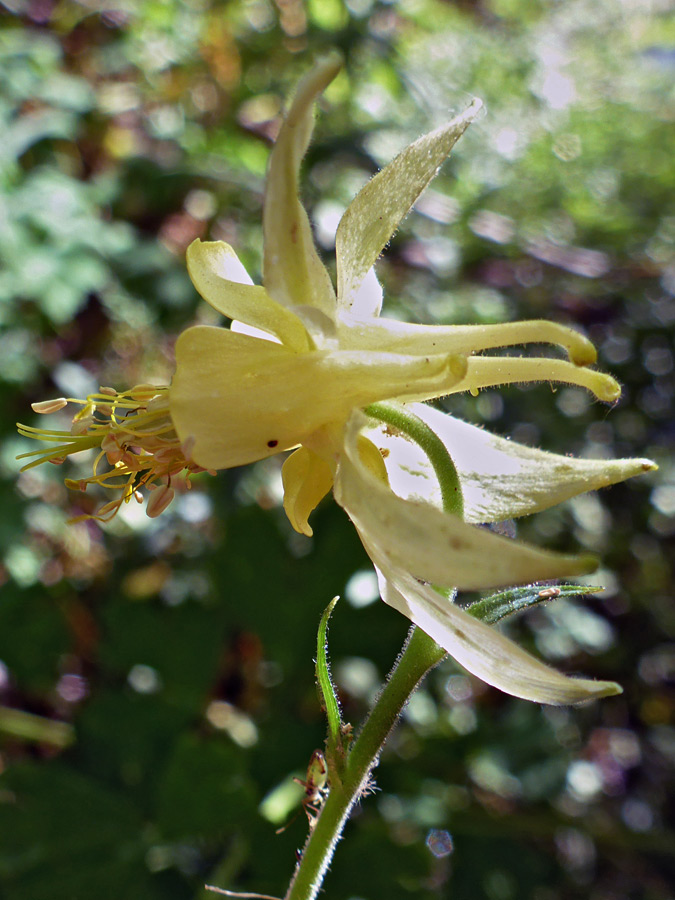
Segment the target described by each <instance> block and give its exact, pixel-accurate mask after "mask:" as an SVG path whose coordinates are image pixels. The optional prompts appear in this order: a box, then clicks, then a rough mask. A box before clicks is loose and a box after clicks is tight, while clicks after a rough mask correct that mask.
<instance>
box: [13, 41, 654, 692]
mask: <svg viewBox="0 0 675 900" xmlns="http://www.w3.org/2000/svg"><path fill="white" fill-rule="evenodd" d="M339 67H340V63H339V60H338V59H336V58H335V57H329V58H327V59H325V60H323V61H322V62H320V63H319V64H318V65H316V66H315V68H314V69H313V70H312V71H311V72H310V73H309V74H308V75H307V76H306V77H305V79H304V80H303V81H302V82H301V83H300V86H299V88H298V91H297V93H296V96H295V99H294V101H293V103H292V105H291V107H290V110H289V112H288V114H287V116H286V118H285V120H284V123H283V125H282V127H281V130H280V132H279V137H278V139H277V142H276V144H275V146H274V149H273V151H272V154H271V157H270V164H269V172H268V182H267V191H266V194H265V204H264V216H263V226H264V277H263V281H264V287H260V286H255V285H253V283H252V282H251V279H250V278H249V277H248V275H247V273H246V271H245V269H244V267H243V266H242V264H241V263H240V262H239V260H238V259H237V257H236V254H235V253H234V251H233V250H232V248H231V247H229V246H228V245H227V244H224V243H222V242H216V243H203V242H201V241H199V240H198V241H195V242H194V243H193V244H192V245H191V246H190V247H189V248H188V253H187V263H188V270H189V273H190V277H191V278H192V281H193V283H194V285H195V287H196V288H197V290H198V291H199V293H200V294H201V295H202V297H203V298H204V299H205V300H206V301H207V302H208V303H210V304H211V305H212V306H213V307H214V308H215V309H216V310H218V311H219V312H220V313H222V314H223V315H224V316H226V317H228V318H229V319H231V320H232V326H231V328H229V329H228V328H216V327H208V326H196V327H193V328H189V329H188V330H187V331H185V332H184V333H183V334H182V335H181V336H180V337H179V338H178V341H177V344H176V373H175V376H174V378H173V381H172V384H171V387H170V389H168V391H165V390H159V389H157V392H156V394H155V395H153V399H152V400H151V401H150V403H149V404H146V403H145V399H144V397H139V396H137V393H138V389H135V391H136V393H135V392H134V391H131V392H127V394H121V395H116V396H117V397H119V398H120V402H121V401H122V400H125V401H127V402H128V404H129V405H128V406H127V407H126V408H127V409H128V414H127V417H126V418H125V417H120V416H119V415H117V413H116V412H115V410H113V411H112V412H111V413H110V414H108V412H107V411H105V410H104V412H103V419H104V421H103V422H101V419H100V415H101V410H100V408H99V406H98V404H99V402H102V404H103V406H104V407H106V409H107V408H111V407H110V403H109V401H107V400H106V395H105V394H103V396H102V397H101V396H99V397H94V398H90V403H89V406H87V407H85V409H89V410H90V412H91V410H92V408H93V407H95V408H96V410H98V412H97V413H95V412H91V414H92V415H94V418H93V419H92V420H91V421H90V423H89V426H88V428H87V429H86V430H85V432H84V434H82V435H80V434H78V435H77V436H76V437H75V436H74V437H72V438H69V439H68V440H67V441H63V440H61V439H60V438H59V439H57V438H56V437H54V440H57V441H58V440H60V441H61V442H60V445H59V446H58V447H57V449H56V451H55V452H54V453H53V454H52V457H53V456H63V455H65V454H66V453H69V452H74V450H75V449H81V448H84V447H85V446H87V447H89V446H94V445H96V446H101V454H103V455H106V456H107V459H108V462H109V463H110V464H111V465H112V466H113V469H112V473H111V474H110V476H109V475H108V474H105V475H101V476H99V475H98V474H97V471H96V465H95V472H94V476H93V478H91V479H87V482H86V483H89V482H91V481H98V483H100V484H103V485H104V486H107V485H108V483H109V482H108V477H110V478H111V479H112V475H113V474H114V473H115V471H116V470H117V471H119V472H120V473H121V474H122V476H123V478H126V481H123V484H122V490H123V495H122V497H121V498H118V499H117V500H115V501H114V503H116V504H117V505H119V504H120V503H121V502H123V501H124V500H126V499H129V497H130V496H132V495H133V494H134V492H135V491H136V489H137V488H138V487H139V486H142V485H143V484H147V483H150V482H153V481H155V482H156V481H157V480H159V481H160V482H161V483H162V485H163V488H162V490H164V491H167V490H171V487H170V479H171V478H174V477H176V476H178V474H179V472H181V473H182V474H183V475H184V476H189V475H190V474H191V473H192V472H194V471H198V470H203V469H207V470H215V469H223V468H229V467H231V466H239V465H244V464H246V463H251V462H255V461H256V460H261V459H264V458H265V457H268V456H271V455H273V454H276V453H280V452H282V451H286V450H290V449H293V448H296V449H294V451H293V453H292V454H291V455H290V456H289V457H288V459H287V460H286V461H285V463H284V466H283V470H282V475H283V482H284V508H285V510H286V513H287V514H288V517H289V519H290V522H291V524H292V525H293V527H294V528H295V529H296V530H297V531H299V532H302V533H304V534H308V535H310V534H311V533H312V531H311V527H310V525H309V522H308V518H309V515H310V513H311V511H312V510H313V509H314V508H315V507H316V505H317V504H318V503H319V501H320V500H321V499H322V497H324V496H325V495H326V494H327V493H328V492H329V491H330V490H331V488H333V490H334V494H335V498H336V500H337V502H338V503H339V504H341V505H342V506H343V507H344V509H345V510H346V512H347V514H348V515H349V516H350V518H351V519H352V521H353V522H354V524H355V526H356V528H357V530H358V532H359V535H360V537H361V540H362V541H363V544H364V547H365V548H366V550H367V552H368V554H369V555H370V557H371V559H372V560H373V562H374V564H375V566H376V568H377V570H378V576H379V578H380V587H381V593H382V597H383V599H384V600H385V602H387V603H389V604H390V605H391V606H393V607H394V608H396V609H398V610H399V611H401V612H402V613H403V614H404V615H406V616H407V617H408V618H409V619H410V620H411V621H412V622H414V623H415V624H417V625H419V626H420V627H421V628H422V629H423V630H424V631H426V632H427V633H428V634H430V635H431V636H432V637H433V638H434V639H435V640H436V641H437V642H438V643H439V644H441V645H442V646H443V647H444V648H445V649H446V650H447V651H448V652H449V653H451V654H452V655H453V656H454V657H455V658H456V659H457V660H458V661H459V662H460V663H461V664H462V665H463V666H464V667H465V668H466V669H468V670H469V671H470V672H473V673H474V674H475V675H477V676H478V677H480V678H482V679H483V680H485V681H486V682H488V683H490V684H492V685H495V686H496V687H499V688H501V689H502V690H504V691H506V692H507V693H511V694H514V695H516V696H519V697H524V698H526V699H530V700H535V701H538V702H543V703H575V702H579V701H582V700H585V699H589V698H591V697H598V696H604V695H608V694H612V693H616V692H617V691H618V690H620V688H618V686H617V685H615V684H613V683H611V682H593V681H587V680H583V679H570V678H566V677H565V676H563V675H560V674H558V673H557V672H555V671H554V670H552V669H550V668H549V667H547V666H545V665H543V664H542V663H540V662H539V661H538V660H536V659H535V658H534V657H532V656H529V655H528V654H526V653H525V652H524V651H522V650H520V648H518V647H517V646H516V645H515V644H513V643H512V642H511V641H509V640H508V639H506V638H505V637H503V636H502V635H501V634H500V633H499V632H498V631H497V630H495V629H494V628H489V627H487V626H486V625H484V624H483V623H482V622H480V621H478V620H476V619H475V618H473V617H472V616H470V615H468V614H467V613H466V612H464V611H463V610H462V609H460V608H459V607H458V606H456V605H455V604H453V603H452V602H451V601H450V600H449V599H447V597H444V596H442V595H441V594H440V593H438V591H437V590H435V589H434V588H433V587H432V585H435V586H439V585H440V586H452V587H454V588H464V589H483V588H490V587H497V586H502V585H512V584H519V583H525V582H529V581H537V580H541V579H548V578H555V577H566V576H570V575H575V574H581V573H584V572H587V571H589V569H590V568H592V567H593V563H592V562H591V563H589V560H588V558H586V557H574V556H562V555H559V554H553V553H549V552H546V551H542V550H539V549H537V548H535V547H531V546H528V545H526V544H523V543H519V542H515V541H510V540H508V539H506V538H504V537H501V536H499V535H497V534H494V533H492V532H490V531H487V530H485V529H480V528H476V527H475V525H474V524H472V523H479V522H481V523H484V522H491V521H498V520H501V519H505V518H510V517H513V516H518V515H523V514H525V513H531V512H535V511H537V510H541V509H545V508H547V507H549V506H552V505H554V504H556V503H559V502H561V501H562V500H564V499H567V498H569V497H572V496H574V495H576V494H579V493H582V492H584V491H588V490H593V489H596V488H598V487H602V486H605V485H608V484H612V483H614V482H617V481H621V480H623V479H625V478H629V477H631V476H633V475H636V474H639V473H640V472H643V471H645V470H646V469H648V468H651V467H652V464H651V463H649V462H648V461H645V460H617V461H609V462H607V461H585V460H574V459H569V458H568V457H559V456H555V455H553V454H547V453H543V452H542V451H537V450H532V449H530V448H527V447H523V446H521V445H518V444H515V443H514V442H507V441H503V440H501V439H500V438H496V437H494V436H492V435H490V434H489V433H488V432H485V431H483V430H482V429H478V428H475V427H473V426H470V425H467V424H465V423H462V422H459V421H458V420H456V419H453V418H452V417H450V416H447V415H445V414H443V413H440V412H438V411H437V410H432V409H430V408H428V407H426V406H424V405H423V404H422V403H420V402H419V401H423V400H430V399H434V398H437V397H443V396H447V395H450V394H453V393H457V392H459V391H472V392H474V393H475V392H477V391H478V390H479V389H480V388H482V387H488V386H491V385H499V384H510V383H513V382H528V381H529V382H531V381H549V382H553V381H555V382H563V383H566V384H573V385H579V386H582V387H585V388H587V389H589V390H590V391H591V392H592V393H593V394H594V395H595V396H596V397H597V398H598V399H600V400H604V401H609V402H612V401H614V400H616V399H617V398H618V396H619V393H620V389H619V386H618V384H617V383H616V381H615V380H614V379H613V378H611V377H610V376H609V375H605V374H603V373H600V372H597V371H595V370H594V369H591V368H588V366H589V365H591V364H592V363H594V362H595V358H596V354H595V349H594V347H593V345H592V344H591V343H590V342H589V341H588V340H587V339H586V338H584V337H583V336H581V335H580V334H578V333H577V332H575V331H572V330H571V329H569V328H566V327H564V326H562V325H558V324H556V323H554V322H548V321H531V322H521V323H510V324H505V325H494V326H489V325H476V326H425V325H412V324H407V323H402V322H398V321H393V320H390V319H381V318H379V313H380V308H381V305H382V291H381V288H380V286H379V284H378V283H377V279H376V278H375V275H374V272H373V265H374V263H375V261H376V260H377V258H378V256H379V255H380V253H381V252H382V249H383V248H384V246H385V245H386V243H387V242H388V241H389V239H390V238H391V236H392V234H393V233H394V231H395V230H396V228H397V227H398V225H399V223H400V221H401V219H402V218H403V217H404V216H405V215H406V214H407V213H408V211H409V210H410V208H411V207H412V205H413V203H414V202H415V200H416V199H417V198H418V197H419V195H420V194H421V193H422V191H423V190H424V189H425V188H426V186H427V185H428V184H429V182H430V181H431V179H432V178H433V177H434V175H435V174H436V172H437V170H438V168H439V166H440V165H441V163H442V162H443V160H444V159H445V158H446V157H447V155H448V153H449V152H450V150H451V148H452V147H453V145H454V144H455V142H456V141H457V140H458V139H459V137H460V136H461V135H462V134H463V132H464V131H465V130H466V128H467V127H468V125H469V124H470V123H471V121H472V120H473V119H474V118H475V116H476V114H477V112H478V110H479V108H480V103H479V102H478V101H475V102H474V103H473V104H472V105H471V106H470V107H469V108H468V109H467V110H466V111H465V112H464V113H463V114H462V115H460V116H458V117H457V118H455V119H453V120H452V121H451V122H449V123H448V124H447V125H444V126H442V127H441V128H438V129H437V130H435V131H432V132H431V133H429V134H427V135H424V136H423V137H421V138H420V139H419V140H417V141H415V143H413V144H411V145H410V146H409V147H407V148H406V149H405V150H404V151H403V152H402V153H401V154H400V155H399V156H398V157H396V159H394V160H393V162H391V163H390V164H389V165H388V166H386V167H385V168H384V169H383V170H382V171H381V172H379V173H378V174H377V175H376V176H375V177H374V178H373V179H372V180H371V181H370V182H369V183H368V184H367V185H366V186H365V187H364V188H363V189H362V190H361V191H360V193H359V194H358V195H357V197H356V198H355V199H354V201H353V202H352V203H351V205H350V206H349V208H348V209H347V211H346V212H345V214H344V216H343V218H342V221H341V222H340V225H339V227H338V231H337V236H336V256H337V292H336V291H335V290H334V288H333V285H332V283H331V279H330V277H329V275H328V272H327V271H326V269H325V268H324V266H323V264H322V263H321V260H320V259H319V256H318V253H317V251H316V248H315V246H314V241H313V238H312V233H311V228H310V224H309V220H308V217H307V213H306V212H305V210H304V208H303V206H302V204H301V202H300V200H299V197H298V181H299V171H300V164H301V161H302V158H303V156H304V154H305V151H306V149H307V146H308V143H309V140H310V137H311V133H312V128H313V107H314V101H315V100H316V98H317V96H318V95H319V94H320V93H321V92H322V91H323V90H324V89H325V87H326V86H327V85H328V84H329V83H330V81H331V80H332V79H333V78H334V77H335V75H336V74H337V72H338V70H339ZM526 343H552V344H557V345H559V346H561V347H562V348H564V349H565V350H566V351H567V354H568V356H569V361H567V360H560V359H549V358H538V357H511V356H509V357H495V356H482V355H479V354H481V353H482V352H483V351H486V350H491V349H495V348H498V347H507V346H513V345H516V344H526ZM383 400H395V401H398V402H403V403H405V404H408V405H409V406H408V408H409V409H411V410H412V411H414V412H415V413H416V414H417V415H418V416H419V417H421V418H422V419H424V421H426V422H427V424H428V425H430V427H431V428H432V430H433V431H434V432H435V433H436V434H437V435H439V436H440V437H441V439H442V440H443V441H444V443H445V444H446V446H447V448H448V450H449V452H450V455H451V456H452V457H453V459H454V460H455V461H456V464H457V468H458V470H459V475H460V481H461V486H462V492H463V494H464V506H465V517H464V520H463V519H460V518H459V517H457V516H453V515H448V514H447V513H444V512H443V511H442V510H441V509H440V508H439V505H438V497H437V496H436V493H435V491H436V487H435V479H434V477H433V472H431V471H430V469H429V466H428V462H427V461H426V460H425V458H424V456H423V455H422V457H421V458H419V454H418V456H417V457H415V448H414V447H412V445H410V444H409V443H408V442H406V441H402V440H401V439H400V438H397V437H396V436H395V435H392V434H391V430H390V429H388V428H385V427H383V426H381V425H376V424H374V423H373V420H372V419H369V418H368V417H367V416H365V415H364V414H363V412H362V411H361V410H362V409H363V408H365V407H368V406H370V405H371V404H373V403H376V402H377V401H383ZM55 402H56V403H57V404H59V403H61V401H55ZM64 402H65V401H64ZM115 409H116V407H115ZM39 411H50V408H49V405H48V404H47V406H46V407H45V408H43V409H41V410H39ZM160 411H161V412H160ZM96 415H99V418H96ZM149 416H150V418H148V417H149ZM153 416H157V417H158V419H155V418H153ZM125 430H126V434H127V436H126V437H125V436H124V431H125ZM23 431H24V433H29V429H26V428H24V429H23ZM41 434H42V436H44V434H45V433H44V432H42V433H41ZM36 436H37V435H36ZM102 437H104V438H105V441H106V442H108V444H110V446H111V450H112V455H109V450H108V448H107V446H104V444H103V443H102V441H101V438H102ZM76 441H80V444H79V445H77V443H76ZM162 441H163V442H164V443H163V444H162ZM122 450H123V451H125V452H126V454H127V455H126V456H125V455H124V452H122V455H120V457H119V459H118V458H117V453H118V451H122ZM39 452H40V451H38V453H39ZM411 453H412V454H413V456H412V457H411ZM46 458H49V454H45V455H43V456H42V457H40V458H39V459H37V460H36V462H41V461H44V459H46ZM385 459H386V462H385ZM411 459H414V465H413V464H411ZM160 460H165V462H162V461H160ZM86 483H85V486H86ZM167 496H168V495H167V494H164V495H162V498H161V500H158V501H157V504H156V508H160V507H161V508H163V507H164V506H165V505H166V503H167V502H168V500H170V497H169V498H168V500H167ZM151 503H152V499H151ZM153 511H154V509H153ZM113 512H114V510H113Z"/></svg>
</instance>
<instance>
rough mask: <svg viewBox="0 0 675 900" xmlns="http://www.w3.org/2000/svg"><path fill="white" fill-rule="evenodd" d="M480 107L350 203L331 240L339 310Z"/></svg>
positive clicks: (417, 147)
mask: <svg viewBox="0 0 675 900" xmlns="http://www.w3.org/2000/svg"><path fill="white" fill-rule="evenodd" d="M481 106H482V104H481V102H480V100H474V101H473V103H472V104H471V106H470V107H469V108H468V109H466V110H465V111H464V112H463V113H462V114H461V115H459V116H457V117H456V118H454V119H453V120H452V121H451V122H448V123H447V124H446V125H443V126H442V127H441V128H437V129H436V130H435V131H432V132H430V133H429V134H425V135H424V136H423V137H421V138H419V139H418V140H417V141H415V142H414V143H413V144H410V146H409V147H406V149H405V150H403V151H402V152H401V153H400V154H399V155H398V156H397V157H396V159H394V160H392V162H390V163H389V165H388V166H385V167H384V169H382V170H381V171H380V172H378V173H377V175H375V177H374V178H372V179H371V180H370V181H369V182H368V184H366V186H365V187H364V188H362V189H361V191H359V193H358V194H357V196H356V197H355V198H354V200H353V201H352V202H351V204H350V205H349V208H348V209H347V211H346V212H345V214H344V216H343V217H342V220H341V222H340V224H339V226H338V230H337V235H336V238H335V252H336V256H337V271H338V303H339V306H340V309H342V310H347V309H350V308H351V307H352V305H353V304H354V300H355V296H356V294H357V292H358V290H359V287H360V286H361V282H362V281H363V279H364V278H365V276H366V273H367V272H368V270H369V269H370V268H371V266H372V265H373V264H374V263H375V260H376V259H377V257H378V256H379V255H380V253H381V252H382V249H383V247H384V246H385V244H386V243H387V242H388V241H389V239H390V238H391V236H392V235H393V233H394V232H395V231H396V229H397V228H398V226H399V224H400V222H401V220H402V219H403V218H404V216H405V215H406V214H407V213H408V212H409V211H410V208H411V207H412V205H413V203H414V202H415V200H417V198H418V197H419V195H420V194H421V193H422V191H423V190H424V189H425V188H426V186H427V185H428V184H429V182H430V181H431V180H432V178H433V177H434V175H435V174H436V172H437V171H438V168H439V166H440V165H441V163H442V162H443V160H444V159H445V158H446V157H447V156H448V154H449V153H450V150H451V149H452V147H453V146H454V144H455V143H456V141H457V140H459V138H460V137H461V136H462V134H464V132H465V131H466V129H467V128H468V127H469V125H470V124H471V122H472V121H473V120H474V119H475V118H476V115H477V114H478V111H479V110H480V108H481Z"/></svg>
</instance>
